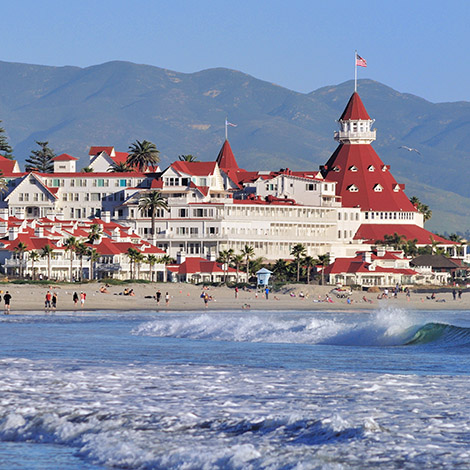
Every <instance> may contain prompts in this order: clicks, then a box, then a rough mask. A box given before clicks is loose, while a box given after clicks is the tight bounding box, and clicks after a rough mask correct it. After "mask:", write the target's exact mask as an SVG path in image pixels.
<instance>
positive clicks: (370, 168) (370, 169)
mask: <svg viewBox="0 0 470 470" xmlns="http://www.w3.org/2000/svg"><path fill="white" fill-rule="evenodd" d="M367 169H368V170H369V171H375V168H374V165H370V166H369V168H367Z"/></svg>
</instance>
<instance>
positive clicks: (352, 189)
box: [346, 184, 359, 193]
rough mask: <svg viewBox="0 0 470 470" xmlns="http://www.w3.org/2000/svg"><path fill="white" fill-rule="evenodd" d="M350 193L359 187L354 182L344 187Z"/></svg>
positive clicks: (355, 191)
mask: <svg viewBox="0 0 470 470" xmlns="http://www.w3.org/2000/svg"><path fill="white" fill-rule="evenodd" d="M346 189H347V190H348V191H349V192H350V193H357V192H358V191H359V188H358V187H357V186H356V185H355V184H351V185H349V186H348V187H347V188H346Z"/></svg>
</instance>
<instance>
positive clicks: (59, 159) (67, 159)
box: [52, 153, 78, 162]
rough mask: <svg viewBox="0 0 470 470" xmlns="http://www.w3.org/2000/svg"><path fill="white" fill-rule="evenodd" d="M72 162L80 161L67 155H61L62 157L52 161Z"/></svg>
mask: <svg viewBox="0 0 470 470" xmlns="http://www.w3.org/2000/svg"><path fill="white" fill-rule="evenodd" d="M70 160H78V158H75V157H72V155H69V154H67V153H61V154H60V155H57V157H54V158H53V159H52V161H53V162H65V161H70Z"/></svg>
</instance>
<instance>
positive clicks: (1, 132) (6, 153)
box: [0, 121, 13, 160]
mask: <svg viewBox="0 0 470 470" xmlns="http://www.w3.org/2000/svg"><path fill="white" fill-rule="evenodd" d="M1 122H2V121H0V123H1ZM12 152H13V149H12V148H11V147H10V145H9V144H8V140H7V137H6V131H5V129H4V128H3V127H0V155H2V156H3V157H5V158H8V159H9V160H13V154H12Z"/></svg>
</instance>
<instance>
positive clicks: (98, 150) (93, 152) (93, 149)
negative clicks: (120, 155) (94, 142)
mask: <svg viewBox="0 0 470 470" xmlns="http://www.w3.org/2000/svg"><path fill="white" fill-rule="evenodd" d="M113 150H114V147H90V151H89V152H88V155H98V154H99V153H101V152H106V153H107V154H108V155H109V156H111V154H112V153H113Z"/></svg>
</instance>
